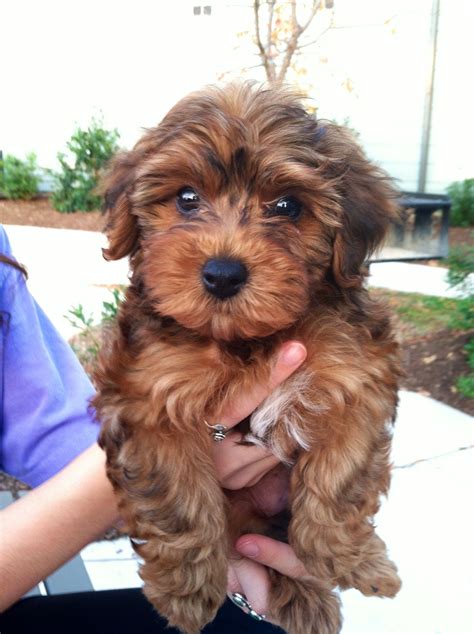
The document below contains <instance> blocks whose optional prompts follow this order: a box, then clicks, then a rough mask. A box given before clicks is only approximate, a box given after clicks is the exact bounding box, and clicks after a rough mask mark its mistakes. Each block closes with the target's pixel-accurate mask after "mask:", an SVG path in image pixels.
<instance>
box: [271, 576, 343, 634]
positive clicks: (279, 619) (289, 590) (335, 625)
mask: <svg viewBox="0 0 474 634" xmlns="http://www.w3.org/2000/svg"><path fill="white" fill-rule="evenodd" d="M269 617H271V620H272V622H274V623H277V624H278V625H279V626H280V627H282V628H283V629H284V630H285V631H286V632H288V634H338V632H340V630H341V627H342V618H341V610H340V601H339V598H338V597H337V595H336V594H334V592H331V590H330V588H329V587H327V586H325V585H323V584H321V583H320V582H319V581H317V580H316V579H315V578H314V577H307V578H306V579H291V578H289V577H283V576H281V575H279V574H278V573H275V572H273V571H271V590H270V601H269Z"/></svg>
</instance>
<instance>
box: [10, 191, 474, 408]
mask: <svg viewBox="0 0 474 634" xmlns="http://www.w3.org/2000/svg"><path fill="white" fill-rule="evenodd" d="M0 222H1V223H3V224H6V225H8V224H20V225H34V226H42V227H58V228H65V229H82V230H85V231H101V230H102V229H103V226H104V218H103V216H102V214H101V213H100V212H88V213H83V212H76V213H69V214H62V213H59V212H57V211H55V210H54V209H53V208H52V207H51V205H50V203H49V201H48V200H47V199H44V198H42V199H37V200H33V201H6V200H0ZM472 233H473V231H472V229H463V228H457V227H456V228H451V229H450V233H449V241H450V245H451V246H455V245H460V244H470V245H474V239H473V237H472ZM432 264H433V265H436V264H437V262H436V261H433V262H432ZM400 335H401V337H400V338H401V341H402V353H403V359H404V368H405V372H406V378H405V379H404V380H403V387H405V388H407V389H409V390H413V391H415V392H421V393H423V394H426V395H427V396H432V397H433V398H435V399H437V400H439V401H442V402H443V403H447V404H448V405H451V406H453V407H456V408H458V409H460V410H462V411H464V412H466V413H468V414H472V415H474V399H468V398H466V397H463V396H462V395H460V394H459V393H458V391H457V390H456V387H455V381H456V377H458V376H459V375H461V374H464V373H467V372H468V370H469V368H468V366H467V363H466V353H465V351H464V349H463V348H464V345H465V343H466V341H467V339H468V338H469V336H468V335H467V334H466V333H456V332H455V331H452V330H441V331H438V332H435V333H431V334H430V335H428V336H424V337H415V338H414V337H413V336H407V335H406V333H404V332H400Z"/></svg>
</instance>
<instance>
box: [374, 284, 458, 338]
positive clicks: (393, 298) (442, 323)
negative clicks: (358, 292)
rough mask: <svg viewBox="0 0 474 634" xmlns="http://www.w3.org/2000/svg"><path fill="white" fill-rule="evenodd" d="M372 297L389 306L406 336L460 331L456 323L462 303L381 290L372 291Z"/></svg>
mask: <svg viewBox="0 0 474 634" xmlns="http://www.w3.org/2000/svg"><path fill="white" fill-rule="evenodd" d="M371 293H372V294H374V295H375V296H377V297H380V298H381V299H385V301H386V302H387V303H388V304H389V306H390V308H391V309H392V311H393V312H394V313H395V315H396V316H397V318H398V322H399V325H400V329H401V331H402V332H401V334H402V336H403V335H406V336H415V335H420V336H424V335H428V334H431V333H433V332H437V331H439V330H445V329H446V328H454V327H456V325H455V321H454V320H455V316H456V315H457V314H458V311H459V307H460V305H461V302H462V300H459V299H451V298H446V297H436V296H433V295H421V294H420V293H400V292H395V291H387V290H381V289H372V291H371Z"/></svg>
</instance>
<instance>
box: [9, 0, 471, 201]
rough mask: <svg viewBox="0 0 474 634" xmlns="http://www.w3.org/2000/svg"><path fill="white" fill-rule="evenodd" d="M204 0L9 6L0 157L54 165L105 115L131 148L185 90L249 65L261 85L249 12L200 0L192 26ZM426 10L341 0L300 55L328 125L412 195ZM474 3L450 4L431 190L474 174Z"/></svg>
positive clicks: (18, 2) (222, 1) (53, 0)
mask: <svg viewBox="0 0 474 634" xmlns="http://www.w3.org/2000/svg"><path fill="white" fill-rule="evenodd" d="M201 1H202V0H194V1H193V0H167V1H165V0H134V1H133V2H132V1H131V0H15V1H14V2H12V1H11V0H0V41H1V52H2V59H3V61H2V70H1V81H0V149H3V151H4V152H6V153H14V154H17V155H23V154H24V153H26V152H28V151H31V150H34V151H35V152H36V153H37V155H38V160H39V163H40V164H41V165H42V166H44V167H55V157H56V153H57V152H58V151H59V150H62V149H64V147H65V142H66V140H67V139H68V138H69V137H70V135H71V133H72V131H73V129H74V127H75V125H76V124H79V125H85V124H87V122H88V121H89V120H90V118H91V116H93V115H98V114H100V113H102V114H103V117H104V120H105V124H106V125H107V126H108V127H117V128H118V129H119V131H120V133H121V143H122V144H123V145H124V146H125V147H130V146H131V145H133V143H134V142H135V141H136V139H137V138H138V137H139V135H140V131H141V128H142V127H147V126H151V125H154V124H156V123H157V122H158V121H159V120H160V119H161V117H162V116H163V115H164V114H165V113H166V111H167V110H168V109H169V107H170V106H171V105H172V104H173V103H174V102H175V101H176V100H177V99H178V98H180V97H181V96H183V95H184V94H186V93H187V92H189V91H190V90H193V89H195V88H198V87H200V86H201V85H203V84H205V83H209V82H214V81H216V80H217V79H218V78H221V77H223V78H224V79H227V78H230V77H232V76H235V75H238V74H241V70H242V68H244V67H251V68H250V70H247V72H246V76H255V77H257V78H261V77H262V74H261V71H260V70H259V69H256V68H252V67H254V66H255V65H256V63H257V62H258V59H257V57H256V56H255V51H254V49H252V48H251V45H250V33H249V34H248V35H247V36H246V35H245V34H244V35H240V36H238V35H237V33H239V32H240V33H245V32H250V31H251V29H252V9H251V4H252V3H251V2H244V3H240V2H237V1H232V0H204V2H202V5H210V6H212V15H211V16H206V15H201V16H194V15H193V6H194V5H199V4H200V2H201ZM431 5H432V0H335V7H336V10H335V16H334V25H335V27H337V28H334V29H331V30H330V31H328V32H327V33H325V34H324V35H323V36H322V37H321V38H320V40H319V41H318V43H317V45H315V46H311V47H307V48H306V49H305V57H304V64H305V66H306V67H307V69H308V77H307V82H308V85H310V86H311V92H312V96H313V97H314V100H315V103H316V104H317V105H318V108H319V115H320V116H324V117H329V118H335V119H336V120H338V121H340V122H343V121H345V120H347V121H348V122H349V124H350V125H351V126H352V127H353V128H354V129H356V130H357V131H358V132H359V134H360V139H361V142H362V143H363V144H364V146H365V147H366V150H367V152H368V153H369V155H370V156H371V157H372V158H374V159H375V160H376V161H378V162H379V163H380V164H382V165H383V166H384V167H385V168H386V169H387V170H388V171H389V172H390V173H391V174H392V175H393V176H394V177H396V178H398V179H399V182H400V186H401V187H403V188H404V189H416V182H417V175H418V161H419V156H420V142H421V124H422V118H423V105H424V91H425V80H426V76H427V72H428V62H429V45H430V37H429V35H430V23H431V17H430V12H431ZM473 6H474V3H472V2H471V0H441V21H440V45H439V55H438V69H437V77H436V82H435V99H434V113H433V135H432V148H431V153H430V164H429V173H428V186H427V190H428V191H442V190H443V188H444V186H445V185H446V184H447V183H449V182H450V181H452V180H454V179H458V178H466V177H468V176H473V175H474V163H473V161H472V160H471V152H472V147H473V146H474V144H473V141H474V139H473V138H472V130H473V128H472V125H471V117H472V112H473V111H474V107H473V106H474V98H473V94H472V77H471V78H470V74H471V75H472V68H470V64H472V60H473V59H474V44H473V40H474V38H472V35H471V33H470V32H469V30H470V29H471V28H472V24H473V22H474V15H473V10H474V9H473ZM315 34H316V35H317V28H316V31H313V32H312V33H308V38H309V39H311V37H313V36H314V35H315ZM308 41H309V40H308ZM348 82H349V83H350V86H351V88H352V90H351V91H350V92H349V91H347V90H346V89H345V88H344V87H343V84H345V85H347V84H348Z"/></svg>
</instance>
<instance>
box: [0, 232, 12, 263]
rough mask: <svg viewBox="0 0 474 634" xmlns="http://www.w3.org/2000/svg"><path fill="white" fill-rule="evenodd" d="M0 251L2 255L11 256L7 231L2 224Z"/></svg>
mask: <svg viewBox="0 0 474 634" xmlns="http://www.w3.org/2000/svg"><path fill="white" fill-rule="evenodd" d="M0 253H1V254H2V255H7V256H8V257H11V254H12V253H11V247H10V242H9V240H8V236H7V232H6V231H5V229H4V227H3V225H0Z"/></svg>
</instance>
